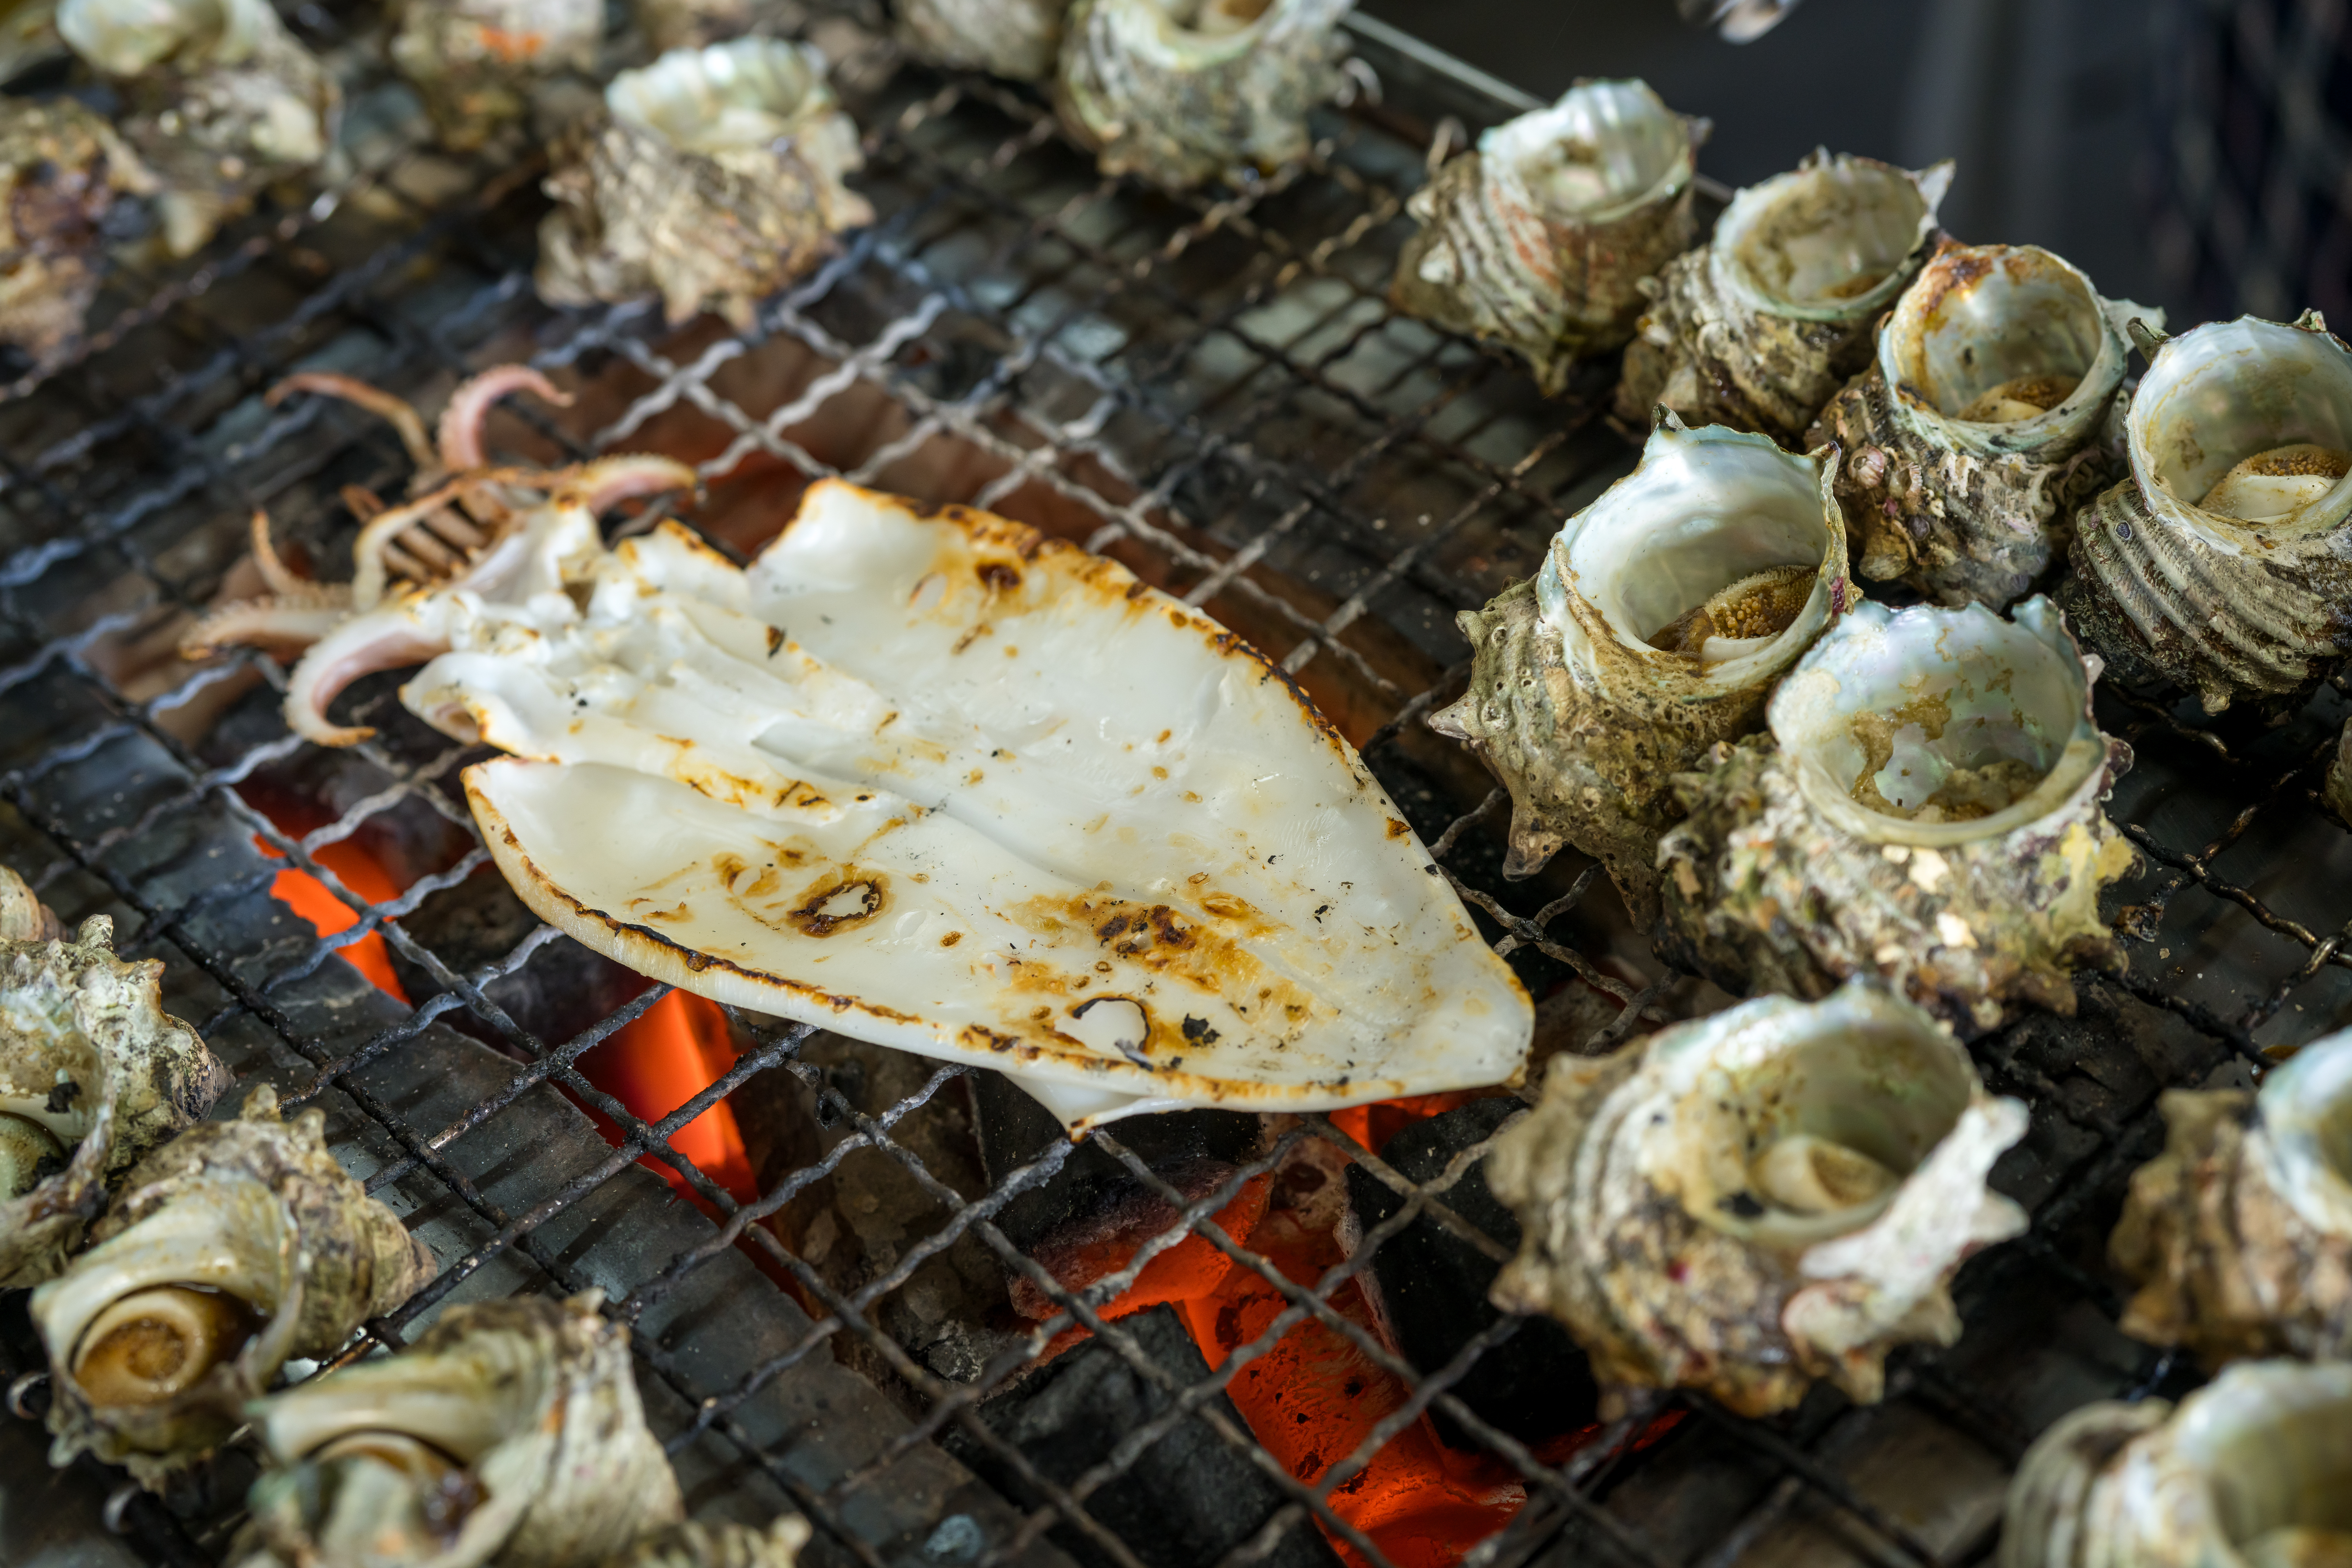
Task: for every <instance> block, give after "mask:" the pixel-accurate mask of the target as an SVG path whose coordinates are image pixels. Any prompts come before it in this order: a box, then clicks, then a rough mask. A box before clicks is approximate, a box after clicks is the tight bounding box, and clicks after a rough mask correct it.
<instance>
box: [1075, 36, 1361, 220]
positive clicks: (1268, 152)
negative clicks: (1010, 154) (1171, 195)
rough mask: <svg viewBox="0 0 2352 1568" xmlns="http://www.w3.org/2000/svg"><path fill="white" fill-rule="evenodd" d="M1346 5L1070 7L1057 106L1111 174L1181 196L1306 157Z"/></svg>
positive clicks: (1340, 51)
mask: <svg viewBox="0 0 2352 1568" xmlns="http://www.w3.org/2000/svg"><path fill="white" fill-rule="evenodd" d="M1352 3H1353V0H1076V4H1075V5H1072V6H1071V7H1070V11H1069V16H1067V18H1066V21H1065V23H1064V32H1063V41H1062V63H1061V70H1060V73H1059V75H1058V76H1057V77H1056V79H1055V102H1056V104H1058V105H1059V107H1060V109H1061V111H1062V122H1063V123H1064V124H1065V125H1066V126H1067V127H1068V128H1069V131H1070V134H1071V135H1073V136H1075V137H1076V138H1077V139H1078V141H1080V142H1083V143H1085V144H1086V145H1087V146H1089V147H1092V148H1094V149H1095V150H1096V153H1097V163H1099V164H1100V165H1101V168H1102V171H1103V173H1104V174H1134V175H1137V176H1139V178H1142V179H1144V180H1148V181H1150V183H1151V184H1156V185H1160V186H1164V187H1166V188H1168V189H1170V190H1184V189H1187V188H1189V187H1191V186H1193V185H1198V184H1203V183H1205V182H1207V181H1210V180H1213V179H1217V178H1220V177H1223V176H1230V175H1236V174H1240V173H1241V172H1242V171H1244V170H1263V171H1267V172H1271V171H1273V170H1275V169H1277V168H1280V167H1281V166H1282V165H1283V164H1285V163H1294V162H1296V161H1297V160H1298V159H1300V158H1302V157H1305V156H1306V154H1307V110H1311V109H1314V108H1316V107H1317V106H1318V105H1319V104H1322V103H1325V102H1328V101H1329V100H1331V99H1333V98H1337V97H1339V96H1341V95H1342V94H1344V93H1345V92H1346V91H1347V90H1348V77H1347V74H1346V72H1344V71H1343V70H1341V69H1340V61H1341V60H1342V59H1344V58H1346V55H1347V47H1348V46H1347V42H1346V40H1345V39H1344V38H1342V37H1340V36H1339V18H1340V17H1342V16H1346V15H1347V13H1348V10H1349V6H1350V5H1352Z"/></svg>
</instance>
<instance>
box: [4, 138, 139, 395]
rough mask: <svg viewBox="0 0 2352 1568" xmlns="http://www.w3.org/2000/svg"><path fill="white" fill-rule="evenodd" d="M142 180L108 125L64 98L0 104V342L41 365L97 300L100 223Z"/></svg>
mask: <svg viewBox="0 0 2352 1568" xmlns="http://www.w3.org/2000/svg"><path fill="white" fill-rule="evenodd" d="M154 190H155V179H154V176H153V175H152V174H149V173H148V172H147V170H146V167H145V166H144V165H143V164H142V163H140V162H139V160H138V158H137V156H136V155H134V154H133V153H131V149H130V148H129V147H127V146H125V145H123V142H122V139H121V137H119V136H117V135H116V134H115V133H114V127H112V126H111V125H109V124H108V123H107V122H106V121H104V120H102V119H100V117H99V116H97V115H96V114H93V113H91V112H90V111H89V110H88V109H85V108H83V107H82V106H81V105H80V104H79V103H77V102H76V101H74V100H72V99H70V98H57V99H51V100H48V101H47V102H46V103H36V102H33V101H31V100H26V99H21V98H9V99H0V253H5V255H6V256H7V257H8V258H9V260H8V263H7V266H6V267H5V269H0V343H14V344H15V345H16V346H17V347H18V348H20V349H23V350H24V351H25V352H26V353H28V354H30V355H32V356H33V358H34V359H35V360H36V361H46V360H47V359H48V358H49V357H50V356H51V355H53V354H55V353H57V352H58V350H59V349H61V348H63V347H64V346H65V345H66V343H67V342H68V341H70V340H71V339H72V338H74V337H75V336H77V335H78V334H79V332H80V331H81V319H82V312H84V311H85V310H89V302H90V301H91V300H94V299H96V298H97V297H98V284H99V279H100V273H101V271H102V269H103V266H104V257H103V255H102V254H101V253H102V250H103V242H104V235H103V233H102V232H101V231H102V229H103V227H104V226H105V223H106V219H107V215H108V214H109V212H110V210H111V209H112V208H113V206H114V204H115V201H116V198H118V197H120V196H121V195H126V194H135V195H152V194H153V192H154Z"/></svg>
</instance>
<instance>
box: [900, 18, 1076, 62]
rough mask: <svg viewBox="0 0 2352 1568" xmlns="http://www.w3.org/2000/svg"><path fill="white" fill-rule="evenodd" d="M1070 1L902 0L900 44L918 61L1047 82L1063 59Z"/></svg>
mask: <svg viewBox="0 0 2352 1568" xmlns="http://www.w3.org/2000/svg"><path fill="white" fill-rule="evenodd" d="M1068 9H1069V0H899V4H898V6H897V12H898V42H899V43H900V44H902V45H904V46H905V47H906V48H907V50H908V53H910V54H912V55H913V56H914V57H915V58H917V59H920V60H928V61H929V62H930V63H931V64H933V65H937V66H946V67H949V68H951V69H957V70H982V71H986V72H988V73H989V74H990V75H991V76H1001V77H1004V78H1007V79H1011V80H1013V81H1045V80H1046V79H1049V78H1051V77H1052V76H1053V74H1054V66H1055V62H1056V61H1057V60H1059V59H1060V58H1061V54H1062V14H1063V13H1064V12H1065V11H1066V10H1068Z"/></svg>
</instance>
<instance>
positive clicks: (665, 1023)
mask: <svg viewBox="0 0 2352 1568" xmlns="http://www.w3.org/2000/svg"><path fill="white" fill-rule="evenodd" d="M734 1066H735V1042H734V1038H733V1037H732V1035H731V1034H730V1032H729V1030H728V1027H727V1015H726V1014H725V1013H723V1012H721V1011H720V1010H719V1004H717V1003H716V1002H708V1001H705V1000H704V999H703V998H701V997H699V996H695V995H691V994H688V993H686V992H684V991H673V992H671V993H670V994H668V995H667V996H665V997H663V998H662V999H661V1000H660V1001H658V1002H656V1003H655V1004H654V1005H652V1006H651V1007H649V1008H647V1009H646V1014H645V1016H643V1017H641V1018H639V1019H637V1021H636V1022H635V1023H633V1024H629V1025H626V1026H624V1027H622V1028H621V1029H620V1030H619V1031H618V1032H617V1033H616V1034H614V1036H613V1037H612V1038H611V1039H609V1040H606V1041H604V1043H603V1044H601V1045H599V1046H597V1047H594V1048H593V1049H592V1050H590V1051H588V1052H587V1053H585V1054H584V1055H583V1056H582V1057H581V1058H580V1061H579V1068H580V1076H581V1077H583V1078H584V1079H587V1080H588V1081H589V1082H590V1083H593V1084H594V1085H595V1086H596V1087H597V1088H598V1089H603V1090H604V1092H605V1093H606V1094H609V1095H611V1096H612V1097H613V1098H614V1099H615V1100H619V1101H620V1102H621V1103H622V1104H623V1105H625V1106H626V1107H628V1109H629V1114H630V1115H632V1116H635V1117H636V1118H637V1119H638V1120H639V1121H660V1120H661V1119H662V1118H663V1117H665V1116H667V1115H668V1114H669V1113H670V1112H671V1111H673V1110H677V1108H678V1107H679V1106H681V1105H684V1104H685V1103H686V1102H687V1101H688V1100H692V1099H693V1098H694V1097H695V1096H696V1095H698V1094H700V1093H701V1092H702V1091H703V1090H704V1089H709V1087H710V1086H711V1085H712V1084H714V1083H716V1082H718V1081H719V1079H721V1078H723V1077H725V1076H726V1075H727V1073H728V1072H729V1070H730V1069H731V1068H733V1067H734ZM597 1121H599V1122H600V1123H603V1122H604V1118H603V1117H598V1118H597ZM605 1132H606V1134H607V1135H608V1136H617V1132H616V1130H614V1128H612V1127H611V1126H610V1125H609V1124H607V1125H606V1126H605ZM669 1146H670V1147H671V1148H672V1149H674V1150H676V1151H677V1152H678V1153H681V1154H683V1155H685V1156H686V1157H687V1158H688V1159H689V1160H691V1161H693V1162H694V1163H695V1167H696V1168H697V1169H698V1170H699V1171H700V1172H701V1173H703V1174H704V1175H706V1176H708V1177H709V1178H710V1179H711V1180H712V1181H714V1182H716V1183H718V1184H719V1185H720V1186H722V1187H724V1188H726V1189H727V1190H728V1192H729V1193H730V1194H733V1195H734V1197H735V1199H736V1200H737V1201H738V1202H739V1203H748V1202H750V1201H751V1199H752V1198H755V1197H757V1196H758V1195H759V1188H758V1185H757V1184H755V1183H754V1182H753V1180H752V1177H751V1156H750V1155H749V1154H747V1153H746V1152H744V1148H743V1134H742V1132H741V1131H740V1129H738V1128H737V1126H736V1125H735V1112H734V1110H733V1109H732V1108H731V1107H730V1106H729V1105H728V1103H727V1102H726V1101H725V1100H720V1101H719V1102H718V1103H717V1104H715V1105H713V1106H712V1107H711V1108H710V1109H709V1110H706V1111H704V1112H703V1113H702V1114H701V1115H699V1116H698V1117H696V1118H695V1119H694V1120H693V1121H689V1122H688V1123H687V1124H686V1125H685V1126H683V1127H681V1128H679V1129H678V1130H677V1131H675V1132H673V1133H671V1134H670V1136H669ZM639 1163H642V1164H644V1165H646V1166H647V1167H649V1168H651V1169H652V1170H655V1171H657V1172H659V1173H661V1175H662V1176H663V1178H664V1179H666V1180H667V1182H668V1183H669V1184H670V1185H672V1186H674V1187H676V1188H677V1189H678V1191H679V1192H680V1193H681V1194H686V1193H688V1187H687V1185H686V1177H685V1176H684V1175H682V1174H680V1173H678V1172H677V1170H676V1169H675V1168H673V1167H672V1166H670V1165H669V1164H667V1163H664V1162H663V1161H660V1160H656V1159H655V1158H654V1157H653V1156H652V1155H650V1154H648V1155H646V1156H645V1157H644V1159H643V1160H641V1161H640V1162H639Z"/></svg>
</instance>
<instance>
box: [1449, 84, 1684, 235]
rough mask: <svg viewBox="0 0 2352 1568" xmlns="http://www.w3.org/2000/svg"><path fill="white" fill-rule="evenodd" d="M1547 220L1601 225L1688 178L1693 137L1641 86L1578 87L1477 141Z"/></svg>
mask: <svg viewBox="0 0 2352 1568" xmlns="http://www.w3.org/2000/svg"><path fill="white" fill-rule="evenodd" d="M1478 156H1479V157H1480V158H1481V159H1482V160H1485V161H1486V162H1487V163H1499V164H1502V165H1504V166H1506V167H1507V168H1508V169H1509V171H1510V173H1511V174H1513V175H1514V176H1515V177H1516V178H1517V180H1518V181H1519V182H1520V183H1521V184H1524V185H1526V186H1527V188H1528V190H1529V191H1530V192H1532V193H1533V194H1534V195H1535V198H1536V202H1537V205H1538V206H1539V207H1540V208H1541V210H1542V211H1543V212H1544V213H1545V214H1546V215H1547V216H1551V217H1555V218H1563V219H1573V220H1575V221H1577V222H1580V223H1603V222H1607V221H1609V220H1611V219H1613V218H1615V217H1618V216H1622V214H1624V213H1625V212H1627V211H1628V210H1630V209H1631V208H1633V207H1635V206H1638V205H1642V204H1643V203H1645V202H1648V201H1651V200H1654V199H1655V198H1657V197H1659V196H1662V195H1669V194H1671V193H1672V192H1673V191H1675V190H1677V189H1679V188H1680V187H1681V186H1682V185H1683V184H1685V183H1686V182H1687V181H1688V180H1689V178H1690V174H1691V164H1692V155H1691V132H1690V130H1689V128H1688V126H1687V125H1685V122H1684V121H1683V120H1682V117H1681V116H1679V115H1677V114H1676V113H1675V111H1674V110H1670V109H1668V108H1667V107H1666V106H1665V103H1664V100H1661V99H1660V98H1659V97H1658V95H1657V94H1656V93H1655V92H1654V91H1652V90H1651V89H1650V86H1649V84H1648V83H1646V82H1642V81H1580V82H1579V83H1577V84H1576V85H1575V86H1574V87H1572V88H1570V89H1569V90H1568V92H1567V93H1566V95H1565V96H1563V97H1562V98H1561V99H1560V100H1559V102H1558V103H1556V104H1554V105H1552V106H1551V107H1550V108H1549V109H1542V110H1535V111H1533V112H1531V113H1528V114H1522V115H1520V116H1518V117H1517V119H1514V120H1510V121H1506V122H1504V123H1503V124H1501V125H1497V126H1496V127H1494V128H1493V129H1492V130H1490V131H1488V132H1486V134H1485V135H1483V136H1481V137H1479V139H1478Z"/></svg>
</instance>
